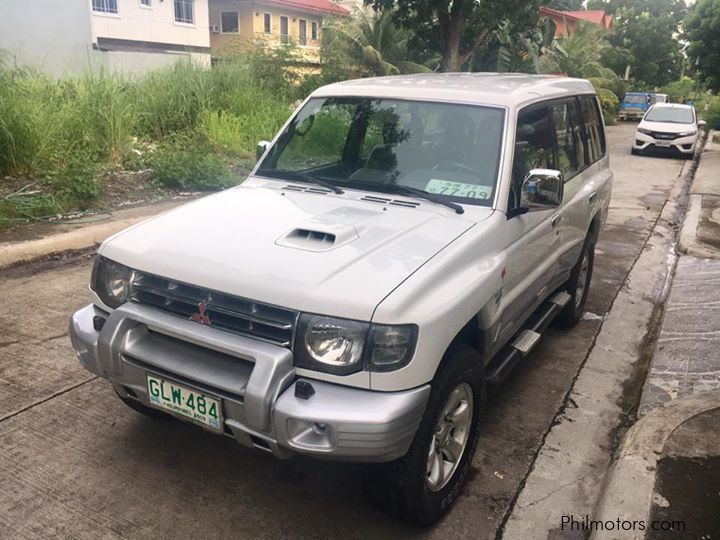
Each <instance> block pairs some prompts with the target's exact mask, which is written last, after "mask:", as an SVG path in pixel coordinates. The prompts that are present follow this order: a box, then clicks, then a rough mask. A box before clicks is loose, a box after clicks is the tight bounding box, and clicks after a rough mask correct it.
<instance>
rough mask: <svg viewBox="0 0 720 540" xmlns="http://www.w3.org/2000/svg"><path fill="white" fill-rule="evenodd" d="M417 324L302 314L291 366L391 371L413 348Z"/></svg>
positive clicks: (409, 356) (402, 363)
mask: <svg viewBox="0 0 720 540" xmlns="http://www.w3.org/2000/svg"><path fill="white" fill-rule="evenodd" d="M416 341H417V327H416V326H414V325H397V326H391V325H381V324H372V325H371V324H368V323H365V322H359V321H352V320H349V319H338V318H335V317H326V316H324V315H311V314H302V315H301V316H300V320H299V321H298V328H297V334H296V338H295V347H294V354H295V366H297V367H302V368H307V369H314V370H317V371H324V372H326V373H334V374H336V375H349V374H351V373H356V372H358V371H361V370H362V369H363V366H364V367H365V369H367V370H368V371H393V370H396V369H400V368H401V367H403V366H405V365H407V363H408V362H410V360H411V359H412V356H413V353H414V352H415V342H416Z"/></svg>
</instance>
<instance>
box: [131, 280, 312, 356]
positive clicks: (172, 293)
mask: <svg viewBox="0 0 720 540" xmlns="http://www.w3.org/2000/svg"><path fill="white" fill-rule="evenodd" d="M130 300H131V301H133V302H136V303H138V304H144V305H146V306H151V307H154V308H156V309H160V310H162V311H165V312H167V313H171V314H173V315H177V316H179V317H183V318H185V319H193V318H195V320H198V321H199V322H202V323H204V324H209V325H210V326H212V327H213V328H219V329H221V330H226V331H228V332H232V333H235V334H240V335H243V336H248V337H252V338H255V339H259V340H261V341H266V342H269V343H273V344H275V345H280V346H282V347H286V348H290V346H291V344H292V338H293V331H294V329H295V321H296V320H297V315H298V314H297V312H295V311H292V310H289V309H284V308H279V307H275V306H270V305H267V304H261V303H259V302H255V301H253V300H247V299H245V298H238V297H237V296H231V295H229V294H225V293H221V292H217V291H212V290H209V289H204V288H202V287H196V286H194V285H187V284H185V283H179V282H177V281H172V280H169V279H166V278H162V277H158V276H154V275H152V274H146V273H143V272H135V275H134V276H133V280H132V286H131V289H130ZM202 306H204V307H205V308H206V309H205V311H204V312H203V313H200V308H201V307H202ZM204 317H206V318H204Z"/></svg>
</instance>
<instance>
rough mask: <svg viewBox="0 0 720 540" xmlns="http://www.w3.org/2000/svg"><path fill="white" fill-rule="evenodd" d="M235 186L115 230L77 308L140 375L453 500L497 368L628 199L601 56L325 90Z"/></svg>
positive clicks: (378, 488)
mask: <svg viewBox="0 0 720 540" xmlns="http://www.w3.org/2000/svg"><path fill="white" fill-rule="evenodd" d="M260 148H261V150H262V152H261V153H262V155H261V157H260V159H259V162H258V164H257V166H256V168H255V170H254V171H253V173H252V174H251V176H250V177H249V178H248V179H247V180H246V181H245V182H244V183H243V184H242V185H241V186H239V187H237V188H234V189H230V190H228V191H225V192H223V193H219V194H217V195H214V196H210V197H206V198H204V199H201V200H198V201H196V202H192V203H190V204H187V205H185V206H183V207H181V208H178V209H176V210H172V211H170V212H167V213H165V214H163V215H161V216H159V217H157V218H154V219H152V220H150V221H147V222H145V223H143V224H140V225H137V226H135V227H132V228H130V229H128V230H126V231H124V232H122V233H120V234H118V235H116V236H114V237H112V238H110V239H109V240H107V241H106V242H105V243H104V244H103V245H102V246H101V247H100V249H99V251H98V256H97V258H96V262H95V266H94V269H93V275H92V283H91V290H92V294H93V303H92V304H90V305H89V306H87V307H85V308H83V309H81V310H80V311H78V312H77V313H75V314H74V315H73V317H72V320H71V324H70V328H71V336H72V340H73V344H74V346H75V349H76V350H77V353H78V356H79V358H80V361H81V362H82V364H83V365H84V366H85V367H86V368H87V369H88V370H90V371H91V372H93V373H96V374H97V375H99V376H101V377H104V378H106V379H108V380H109V381H110V382H111V383H112V385H113V388H114V390H115V392H116V393H117V394H118V396H119V397H120V399H122V400H123V401H124V402H125V403H127V404H128V405H129V406H131V407H132V408H134V409H136V410H139V411H141V412H144V413H146V414H153V415H165V414H170V415H172V416H174V417H176V418H179V419H183V420H188V421H191V422H194V423H196V424H198V425H200V426H202V427H204V428H205V429H207V430H210V431H213V432H216V433H222V434H225V435H227V436H230V437H233V438H234V439H236V440H237V441H238V442H239V443H241V444H243V445H246V446H249V447H255V448H258V449H261V450H264V451H267V452H271V453H272V454H274V455H276V456H278V457H288V456H290V455H292V454H294V453H301V454H307V455H311V456H315V457H319V458H329V459H341V460H346V461H358V462H373V463H374V464H373V465H372V466H370V467H368V469H367V475H366V487H367V492H368V493H369V495H370V497H371V498H372V500H373V501H374V502H376V503H378V504H380V505H381V506H382V507H383V508H385V509H386V510H387V511H389V512H392V513H394V514H396V515H399V516H400V517H402V518H403V519H405V520H407V521H410V522H413V523H425V524H426V523H431V522H433V521H435V520H437V519H438V518H439V517H440V516H441V515H442V514H443V512H444V511H445V510H447V508H448V507H449V505H450V504H451V503H452V502H453V500H454V499H455V498H456V496H457V494H458V492H459V488H460V486H461V484H462V482H463V480H464V478H465V476H466V474H467V471H468V468H469V466H470V462H471V460H472V456H473V453H474V452H475V448H476V445H477V443H478V436H479V433H480V424H481V419H482V417H483V407H484V403H485V396H486V385H487V384H498V383H499V382H500V381H501V380H502V379H503V378H504V377H505V375H506V374H507V373H508V372H509V370H510V369H511V368H512V367H513V366H514V365H515V364H516V363H517V362H518V361H519V360H521V359H522V357H523V356H524V355H526V354H527V353H528V352H529V351H530V350H531V349H532V347H533V346H534V345H535V344H536V342H537V340H538V338H539V337H540V332H542V331H543V329H544V328H545V327H546V326H547V325H548V324H549V323H550V321H551V320H552V319H553V318H556V317H557V318H558V319H559V320H560V322H562V323H563V324H565V325H567V326H571V325H573V324H575V323H576V322H577V321H578V320H579V318H580V316H581V315H582V312H583V309H584V306H585V299H586V297H587V293H588V286H589V284H590V278H591V275H592V268H593V254H594V246H595V242H596V239H597V237H598V234H599V232H600V228H601V226H602V224H603V222H604V220H605V217H606V214H607V208H608V202H609V200H610V190H611V181H612V173H611V172H610V169H609V164H608V156H607V150H606V143H605V132H604V127H603V121H602V116H601V113H600V108H599V106H598V101H597V99H596V97H595V94H594V91H593V87H592V86H591V85H590V83H588V82H587V81H584V80H578V79H569V78H559V77H544V76H527V75H491V74H433V75H417V76H401V77H386V78H377V79H364V80H358V81H348V82H344V83H338V84H333V85H330V86H326V87H323V88H320V89H319V90H316V91H315V92H314V93H313V94H312V95H311V96H310V97H309V98H308V99H307V100H306V101H305V102H304V103H303V104H302V105H301V106H300V108H299V109H298V110H297V112H296V113H295V114H293V116H292V117H291V118H290V119H289V120H288V122H287V123H286V124H285V126H284V127H283V128H282V129H281V130H280V133H279V134H278V135H277V137H276V138H275V139H274V141H273V142H272V143H263V144H262V145H261V146H260Z"/></svg>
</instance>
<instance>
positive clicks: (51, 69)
mask: <svg viewBox="0 0 720 540" xmlns="http://www.w3.org/2000/svg"><path fill="white" fill-rule="evenodd" d="M121 1H122V0H121ZM129 1H132V0H129ZM0 49H5V50H6V51H7V52H8V53H9V54H10V60H11V61H15V62H17V63H18V64H20V65H29V66H32V67H35V68H37V69H39V70H42V71H45V72H47V73H50V74H52V75H56V76H60V75H64V74H65V73H69V72H79V71H83V70H85V69H87V68H88V67H89V66H90V62H91V60H92V58H93V56H94V52H93V50H92V32H91V22H90V11H89V9H88V0H62V1H58V0H0Z"/></svg>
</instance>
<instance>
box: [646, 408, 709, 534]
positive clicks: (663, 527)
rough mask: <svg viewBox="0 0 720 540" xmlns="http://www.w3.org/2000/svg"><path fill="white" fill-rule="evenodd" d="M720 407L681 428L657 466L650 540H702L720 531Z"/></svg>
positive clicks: (672, 436) (670, 441) (649, 528)
mask: <svg viewBox="0 0 720 540" xmlns="http://www.w3.org/2000/svg"><path fill="white" fill-rule="evenodd" d="M719 432H720V409H715V410H713V411H709V412H706V413H703V414H700V415H697V416H695V417H693V418H691V419H690V420H688V421H687V422H685V423H684V424H683V425H681V426H680V427H679V428H678V429H677V430H676V431H675V432H674V433H673V434H672V435H671V437H670V439H669V440H668V442H667V443H666V445H665V450H664V455H663V458H662V459H661V460H660V462H659V463H658V470H657V481H656V485H655V495H654V504H653V507H652V511H651V513H650V520H649V521H650V523H649V524H648V526H647V529H648V534H647V537H646V538H647V540H667V539H670V538H672V539H673V540H675V539H677V540H685V539H687V540H691V539H692V540H700V539H703V540H704V539H707V540H710V539H712V538H717V537H718V534H719V533H720V437H718V436H717V434H718V433H719Z"/></svg>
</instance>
